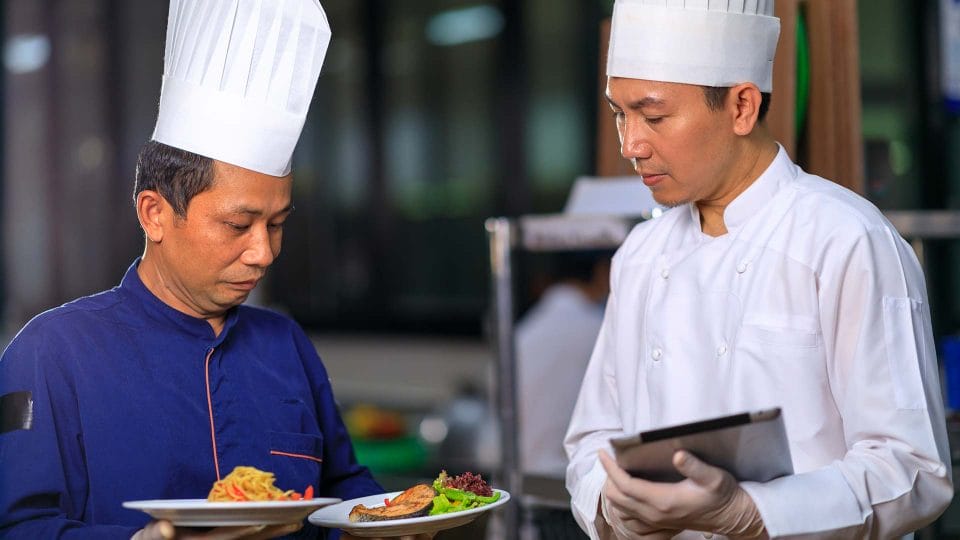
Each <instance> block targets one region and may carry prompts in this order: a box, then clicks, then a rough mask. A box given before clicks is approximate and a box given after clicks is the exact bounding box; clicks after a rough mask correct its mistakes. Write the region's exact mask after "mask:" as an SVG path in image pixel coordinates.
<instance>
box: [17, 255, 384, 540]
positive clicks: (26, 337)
mask: <svg viewBox="0 0 960 540" xmlns="http://www.w3.org/2000/svg"><path fill="white" fill-rule="evenodd" d="M138 263H139V260H138V261H136V262H134V264H133V265H132V266H131V267H130V268H129V270H127V273H126V275H125V276H124V278H123V281H122V282H121V284H120V286H119V287H115V288H113V289H111V290H109V291H105V292H103V293H100V294H96V295H93V296H89V297H85V298H81V299H79V300H76V301H74V302H70V303H68V304H65V305H63V306H61V307H58V308H56V309H53V310H50V311H47V312H45V313H43V314H41V315H39V316H37V317H36V318H34V319H33V320H32V321H31V322H30V323H28V324H27V326H25V327H24V328H23V330H21V331H20V333H19V334H18V335H17V336H16V338H14V340H13V342H11V343H10V345H9V347H8V348H7V350H6V351H5V352H4V353H3V358H2V360H0V396H6V397H7V398H9V397H10V396H20V397H21V398H22V397H23V396H24V395H25V392H29V393H30V394H29V396H30V398H31V400H32V421H29V420H28V419H26V418H25V417H23V415H19V414H18V413H20V412H22V411H18V410H11V409H12V407H11V404H13V405H15V406H17V407H21V406H26V405H25V402H24V400H23V399H20V400H11V399H5V400H4V403H5V404H6V405H7V406H6V409H7V410H5V411H3V418H4V420H3V422H4V424H5V427H4V430H3V431H5V432H4V433H2V434H0V537H10V538H30V539H38V538H58V537H60V536H66V537H69V538H97V539H109V538H125V539H126V538H130V536H131V535H132V534H133V533H134V532H135V531H136V530H137V529H139V528H142V527H143V525H144V524H146V523H147V521H148V520H149V516H147V515H146V514H144V513H142V512H139V511H136V510H128V509H125V508H123V507H122V506H121V503H122V502H123V501H130V500H142V499H187V498H205V497H206V496H207V493H208V492H209V490H210V487H211V486H212V485H213V483H214V481H216V480H217V478H218V475H219V476H221V477H222V476H226V475H227V474H229V473H230V471H232V470H233V468H234V467H235V466H237V465H250V466H253V467H257V468H259V469H262V470H265V471H270V472H273V473H274V474H275V475H276V485H277V486H278V487H280V488H281V489H295V490H297V491H301V492H302V491H303V490H304V489H305V488H306V487H307V486H308V485H312V486H314V489H315V490H316V493H315V494H316V496H318V497H339V498H342V499H344V500H347V499H351V498H354V497H360V496H364V495H370V494H375V493H381V492H383V489H381V487H380V486H379V485H378V484H377V483H376V481H374V479H373V477H372V476H371V475H370V473H369V471H368V470H367V469H366V468H365V467H363V466H361V465H358V464H357V462H356V460H355V458H354V454H353V448H352V446H351V444H350V439H349V437H348V435H347V431H346V429H345V428H344V425H343V422H342V420H341V419H340V416H339V413H338V411H337V407H336V404H335V403H334V400H333V394H332V392H331V388H330V382H329V381H328V379H327V373H326V370H325V369H324V367H323V364H322V363H321V361H320V358H319V357H318V356H317V353H316V351H315V350H314V348H313V345H312V344H311V343H310V341H309V340H308V338H307V337H306V335H304V333H303V331H302V330H301V329H300V327H299V326H298V325H297V324H296V323H294V322H293V321H291V320H289V319H287V318H286V317H283V316H281V315H278V314H276V313H272V312H269V311H266V310H262V309H257V308H252V307H249V306H239V307H237V308H234V309H232V310H230V312H229V313H228V316H227V320H226V324H225V327H224V329H223V331H222V332H221V333H220V335H219V336H215V335H214V333H213V329H212V328H211V326H210V324H209V323H207V322H206V321H205V320H202V319H197V318H194V317H190V316H188V315H185V314H183V313H180V312H179V311H176V310H175V309H173V308H171V307H170V306H168V305H166V304H164V303H163V302H162V301H160V300H159V299H158V298H157V297H155V296H154V295H153V294H152V293H151V292H150V291H149V290H147V288H146V287H145V286H144V285H143V282H142V281H141V280H140V277H139V276H138V275H137V271H136V267H137V264H138ZM18 401H19V404H18V403H17V402H18ZM14 408H16V407H14ZM18 419H19V420H18ZM17 422H21V423H22V424H23V425H20V426H18V425H15V424H16V423H17ZM11 424H14V425H11ZM26 427H28V429H22V428H26ZM17 428H21V429H17ZM321 534H322V533H320V532H319V531H318V530H317V529H315V528H313V527H312V526H310V525H308V526H307V527H305V528H304V530H303V531H301V533H300V536H301V537H305V538H315V537H317V536H318V535H321Z"/></svg>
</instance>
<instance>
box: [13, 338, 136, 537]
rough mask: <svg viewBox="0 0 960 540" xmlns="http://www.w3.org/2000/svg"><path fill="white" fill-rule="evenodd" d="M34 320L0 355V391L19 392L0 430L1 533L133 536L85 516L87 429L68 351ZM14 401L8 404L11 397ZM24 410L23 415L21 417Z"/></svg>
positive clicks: (131, 530) (130, 530)
mask: <svg viewBox="0 0 960 540" xmlns="http://www.w3.org/2000/svg"><path fill="white" fill-rule="evenodd" d="M37 326H39V325H37V324H35V323H31V325H28V326H27V327H26V328H25V329H24V330H23V331H22V332H21V333H20V334H19V335H18V336H17V337H16V338H15V339H14V340H13V342H12V343H11V344H10V346H9V347H8V348H7V350H6V351H5V352H4V353H3V357H2V359H0V396H10V395H11V394H13V393H18V394H19V395H20V396H24V397H26V398H27V399H25V400H18V401H19V403H18V406H20V407H25V408H26V410H25V411H17V412H18V414H17V415H16V417H17V418H16V421H14V422H11V421H8V420H7V419H6V418H7V415H8V414H10V412H11V411H4V412H3V415H4V417H5V420H4V426H3V430H2V432H0V538H11V539H13V538H23V539H35V538H91V539H93V538H97V539H99V538H105V539H110V538H124V539H128V538H130V537H131V536H132V535H133V534H134V533H135V532H136V530H137V529H136V528H131V527H118V526H91V525H89V524H86V523H84V522H83V521H82V517H83V509H84V507H85V504H86V496H87V491H88V486H87V480H86V479H87V474H86V467H85V465H84V456H83V433H82V431H81V427H80V421H79V415H78V411H77V401H76V393H75V391H74V389H73V385H72V377H71V376H70V374H69V373H68V372H67V370H64V369H63V368H62V364H61V361H62V360H63V356H64V355H65V354H66V353H65V352H64V351H56V350H55V349H56V347H55V346H54V345H52V344H51V340H50V339H49V336H45V335H44V334H43V333H42V332H39V331H37ZM7 403H10V401H7ZM21 413H22V414H21Z"/></svg>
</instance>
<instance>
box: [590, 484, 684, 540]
mask: <svg viewBox="0 0 960 540" xmlns="http://www.w3.org/2000/svg"><path fill="white" fill-rule="evenodd" d="M607 482H610V479H609V478H608V479H607ZM604 491H606V486H604ZM600 509H601V512H602V513H603V519H604V520H606V522H607V524H608V525H610V528H611V529H613V533H614V536H615V537H616V538H617V539H618V540H627V539H641V540H669V539H670V538H673V537H674V536H676V535H677V533H679V532H680V531H678V530H669V529H660V528H657V527H654V526H652V525H649V524H647V523H644V522H643V521H640V520H639V519H634V518H631V517H629V516H627V515H626V514H624V513H623V512H621V511H620V510H619V509H618V508H617V507H615V506H614V505H612V504H610V502H609V500H608V499H607V497H606V495H604V493H603V492H601V493H600ZM601 536H602V535H601Z"/></svg>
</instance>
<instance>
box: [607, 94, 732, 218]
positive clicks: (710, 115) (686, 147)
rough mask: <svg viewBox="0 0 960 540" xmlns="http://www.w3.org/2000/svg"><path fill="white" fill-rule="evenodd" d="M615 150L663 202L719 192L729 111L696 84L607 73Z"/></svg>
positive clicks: (728, 148) (728, 144) (725, 172)
mask: <svg viewBox="0 0 960 540" xmlns="http://www.w3.org/2000/svg"><path fill="white" fill-rule="evenodd" d="M606 94H607V100H608V101H609V102H610V106H611V108H612V109H613V110H614V114H615V115H616V121H617V132H618V133H619V135H620V152H621V154H623V157H624V158H627V159H629V160H630V161H631V162H632V163H633V167H634V169H635V170H636V171H637V173H638V174H640V175H642V176H643V181H644V183H645V184H646V185H647V186H648V187H649V188H650V190H651V192H652V193H653V198H654V200H656V201H657V203H659V204H662V205H665V206H676V205H678V204H684V203H688V202H697V201H704V200H707V201H709V200H715V199H718V198H721V197H723V196H724V194H725V193H724V191H725V188H726V186H728V185H729V184H730V182H731V180H732V179H731V178H729V177H730V176H731V172H730V171H731V168H732V166H733V161H734V159H733V142H734V139H735V136H734V134H733V131H732V124H733V120H732V116H731V114H730V113H729V112H726V107H727V105H726V104H724V107H722V108H721V109H720V110H718V111H712V110H710V109H709V108H708V107H707V103H706V100H705V98H704V94H703V89H702V88H701V87H699V86H695V85H689V84H678V83H663V82H654V81H646V80H640V79H626V78H619V77H610V78H609V79H608V80H607V92H606Z"/></svg>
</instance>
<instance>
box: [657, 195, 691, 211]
mask: <svg viewBox="0 0 960 540" xmlns="http://www.w3.org/2000/svg"><path fill="white" fill-rule="evenodd" d="M653 200H654V201H656V202H657V204H659V205H660V206H664V207H666V208H673V207H675V206H680V205H683V204H687V203H688V202H690V201H689V200H687V199H686V198H684V197H670V196H665V195H661V194H659V193H657V192H656V191H654V192H653Z"/></svg>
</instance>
